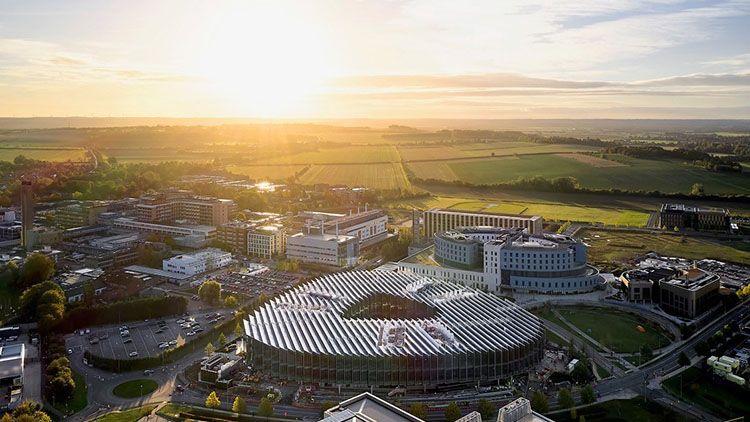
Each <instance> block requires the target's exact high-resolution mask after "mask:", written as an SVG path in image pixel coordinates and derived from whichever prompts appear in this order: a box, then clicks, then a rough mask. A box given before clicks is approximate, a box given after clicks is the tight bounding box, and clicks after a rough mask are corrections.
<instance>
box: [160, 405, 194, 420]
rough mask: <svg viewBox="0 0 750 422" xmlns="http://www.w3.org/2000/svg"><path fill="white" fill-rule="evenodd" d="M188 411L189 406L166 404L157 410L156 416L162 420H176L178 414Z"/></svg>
mask: <svg viewBox="0 0 750 422" xmlns="http://www.w3.org/2000/svg"><path fill="white" fill-rule="evenodd" d="M190 409H191V407H190V406H185V405H181V404H175V403H167V404H165V405H164V406H163V407H162V408H161V409H159V410H157V411H156V414H157V415H159V416H161V417H164V418H168V419H176V418H177V417H178V416H179V414H180V412H187V411H189V410H190Z"/></svg>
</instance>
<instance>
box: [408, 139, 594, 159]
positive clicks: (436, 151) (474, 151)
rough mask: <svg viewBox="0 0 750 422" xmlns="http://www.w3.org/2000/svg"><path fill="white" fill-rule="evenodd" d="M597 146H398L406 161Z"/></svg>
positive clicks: (512, 143) (500, 143)
mask: <svg viewBox="0 0 750 422" xmlns="http://www.w3.org/2000/svg"><path fill="white" fill-rule="evenodd" d="M595 149H596V148H593V147H588V146H585V145H565V144H561V145H557V144H540V143H536V142H523V141H498V142H487V143H484V142H479V143H469V144H456V145H443V144H435V143H432V144H425V145H403V146H399V147H398V151H399V152H400V153H401V157H402V158H403V160H404V161H422V160H436V161H440V160H455V159H460V158H473V157H491V156H495V157H501V156H511V155H524V154H548V153H566V152H579V151H592V150H595Z"/></svg>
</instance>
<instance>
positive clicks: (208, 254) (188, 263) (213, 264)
mask: <svg viewBox="0 0 750 422" xmlns="http://www.w3.org/2000/svg"><path fill="white" fill-rule="evenodd" d="M231 262H232V254H231V253H229V252H224V251H222V250H221V249H216V248H208V249H203V250H201V251H198V252H194V253H191V254H184V255H177V256H173V257H172V258H168V259H165V260H164V261H163V262H162V270H164V271H167V272H170V273H175V274H183V275H187V276H194V275H196V274H202V273H205V272H207V271H213V270H216V269H219V268H223V267H226V266H227V265H229V264H230V263H231Z"/></svg>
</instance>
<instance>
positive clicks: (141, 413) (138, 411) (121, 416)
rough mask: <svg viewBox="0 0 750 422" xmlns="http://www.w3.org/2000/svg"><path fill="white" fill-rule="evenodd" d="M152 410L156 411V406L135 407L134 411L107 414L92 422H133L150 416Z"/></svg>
mask: <svg viewBox="0 0 750 422" xmlns="http://www.w3.org/2000/svg"><path fill="white" fill-rule="evenodd" d="M154 409H156V405H155V404H150V405H148V406H141V407H136V408H134V409H128V410H122V411H115V412H111V413H107V414H106V415H104V416H102V417H100V418H96V419H94V420H95V421H97V422H135V421H137V420H140V419H141V418H143V417H145V416H148V415H149V414H151V412H152V411H153V410H154Z"/></svg>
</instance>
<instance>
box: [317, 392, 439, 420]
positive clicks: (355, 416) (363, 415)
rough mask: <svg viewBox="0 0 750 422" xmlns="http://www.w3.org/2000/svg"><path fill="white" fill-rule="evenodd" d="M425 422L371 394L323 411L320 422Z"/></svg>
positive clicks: (362, 395) (353, 398)
mask: <svg viewBox="0 0 750 422" xmlns="http://www.w3.org/2000/svg"><path fill="white" fill-rule="evenodd" d="M364 421H378V422H380V421H386V422H424V421H423V420H422V419H419V418H418V417H416V416H414V415H412V414H411V413H409V412H407V411H405V410H403V409H401V408H400V407H398V406H396V405H393V404H391V403H388V402H387V401H385V400H383V399H381V398H380V397H378V396H376V395H374V394H371V393H367V392H365V393H362V394H359V395H357V396H354V397H352V398H350V399H347V400H344V401H342V402H341V403H339V404H337V405H336V406H334V407H332V408H330V409H325V410H324V411H323V419H321V420H320V421H318V422H364Z"/></svg>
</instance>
